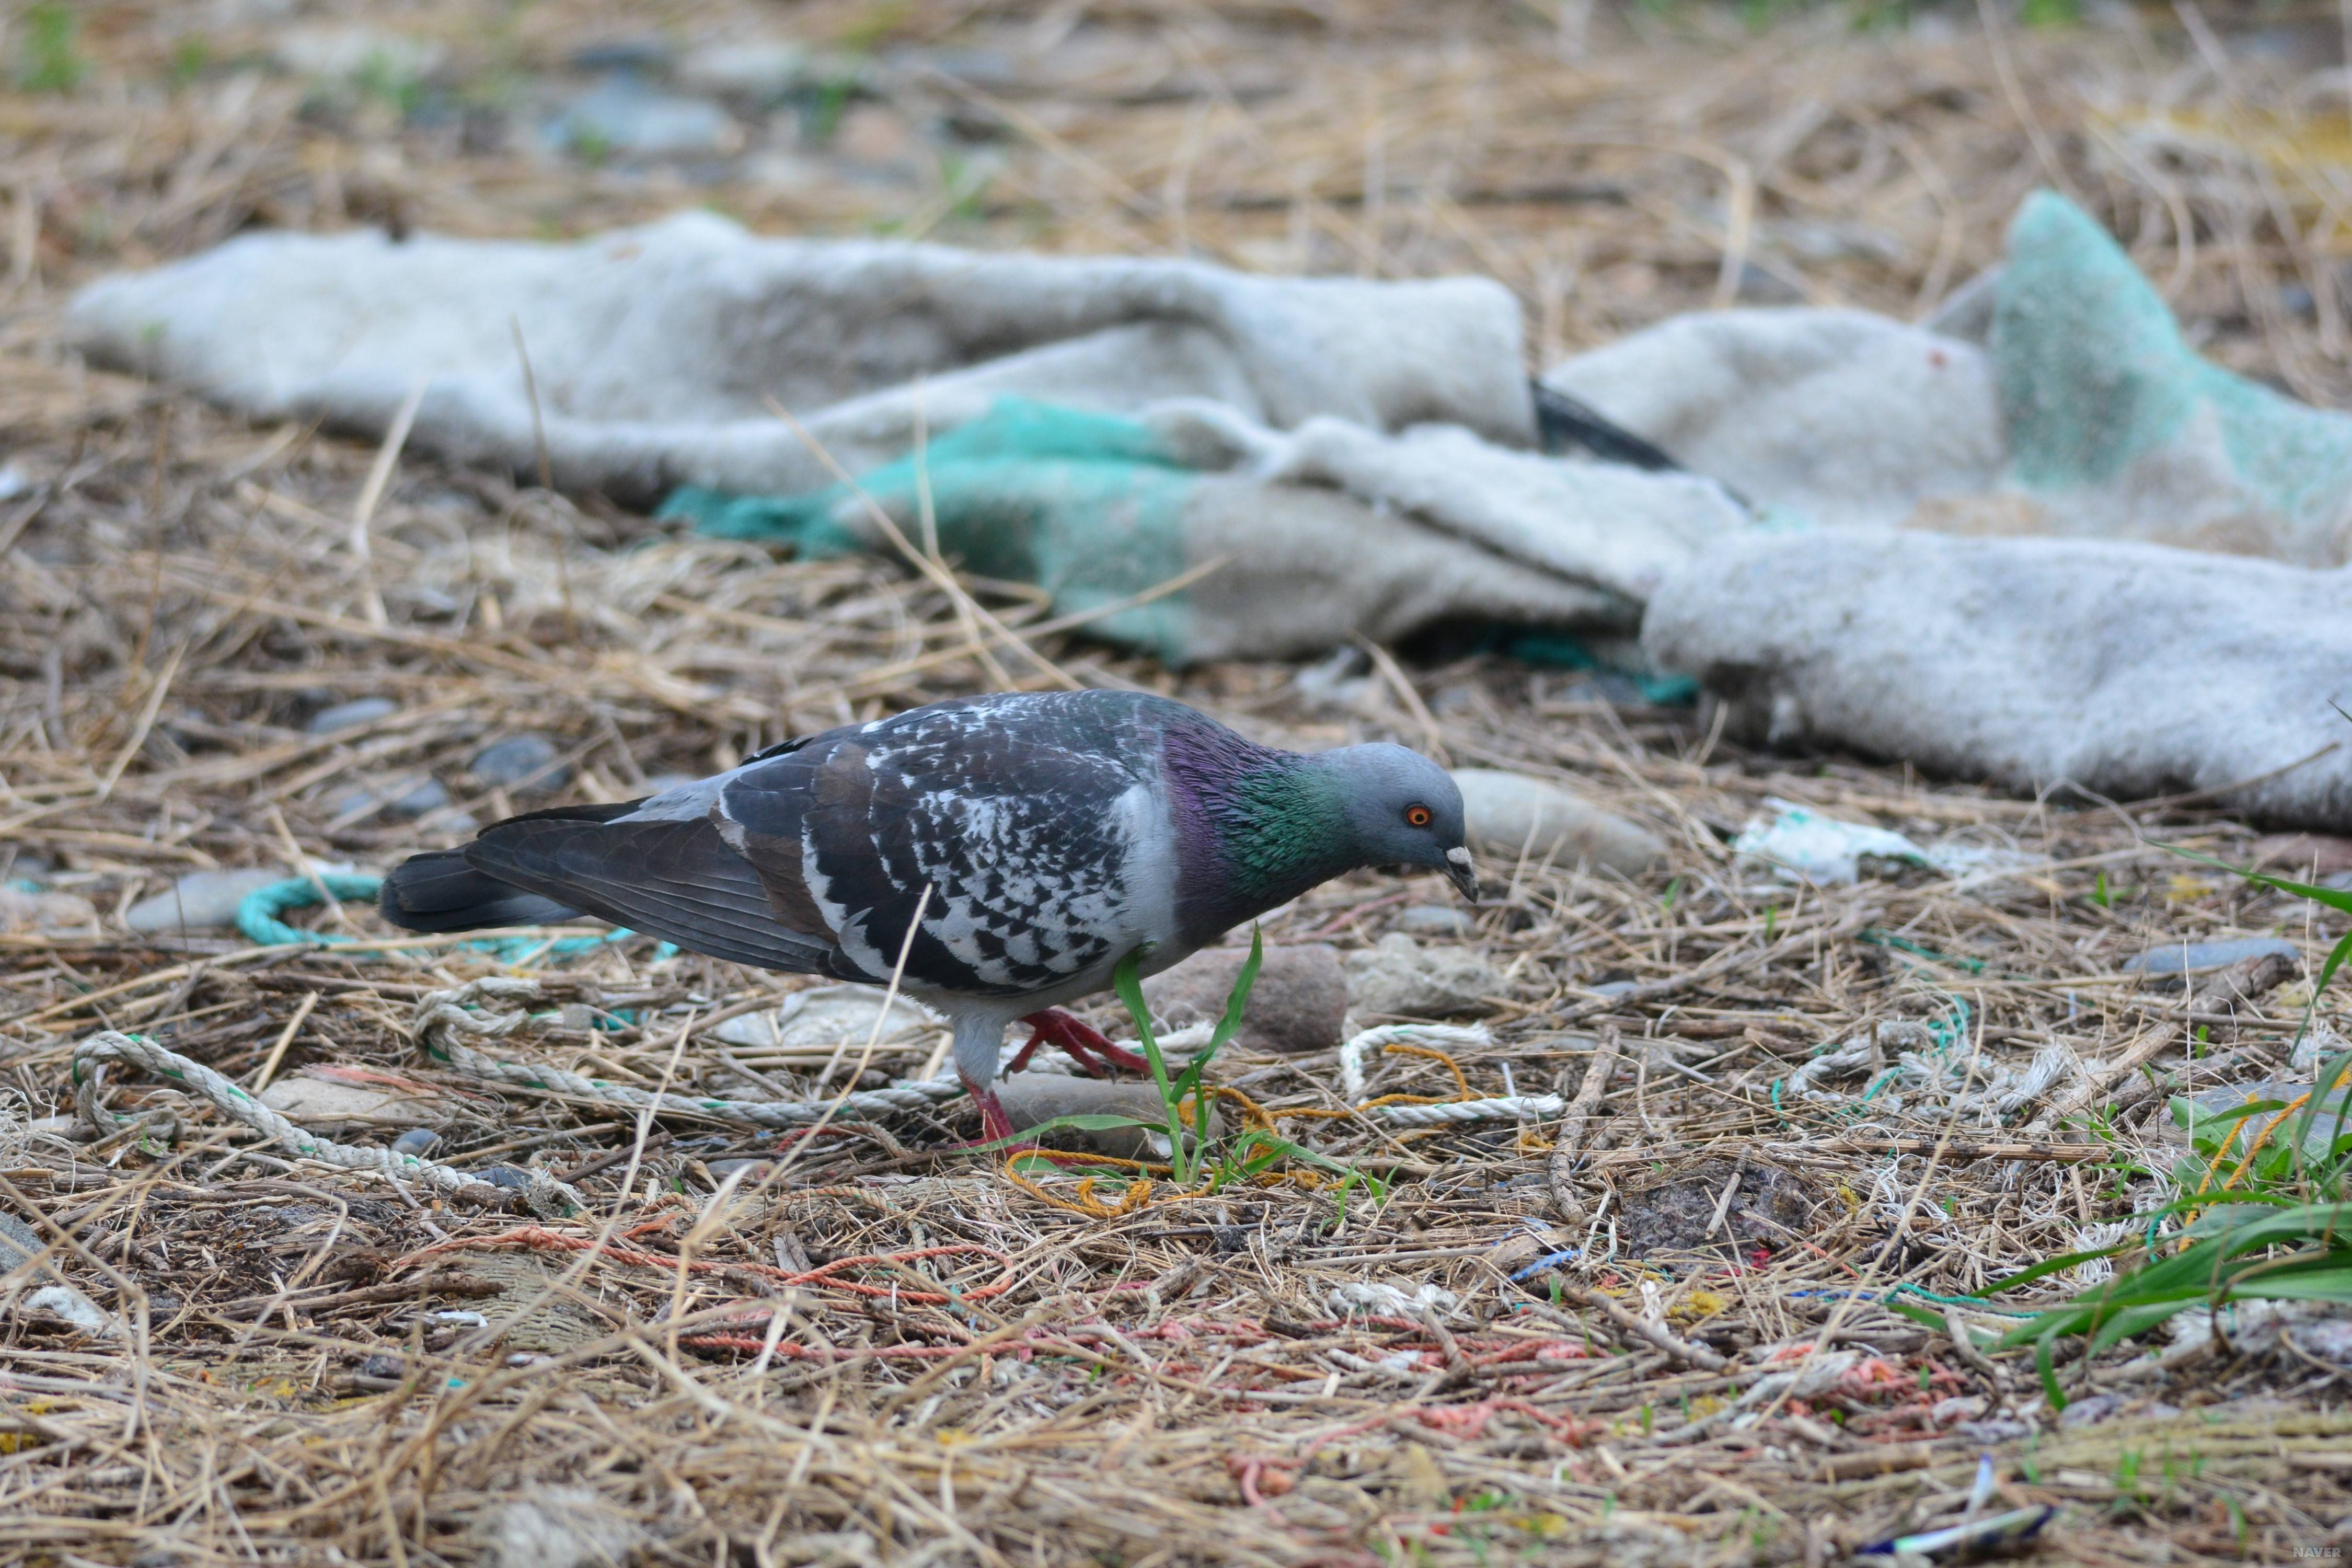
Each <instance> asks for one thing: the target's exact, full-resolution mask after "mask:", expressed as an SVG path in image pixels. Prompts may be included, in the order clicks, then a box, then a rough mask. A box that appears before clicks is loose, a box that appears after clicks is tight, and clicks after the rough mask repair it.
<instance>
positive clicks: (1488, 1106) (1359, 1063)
mask: <svg viewBox="0 0 2352 1568" xmlns="http://www.w3.org/2000/svg"><path fill="white" fill-rule="evenodd" d="M1494 1043H1495V1037H1494V1036H1492V1035H1490V1034H1488V1033H1487V1032H1486V1026H1485V1025H1484V1024H1469V1025H1462V1024H1383V1025H1381V1026H1380V1027H1379V1028H1377V1029H1366V1030H1364V1031H1362V1032H1361V1033H1360V1034H1358V1035H1357V1036H1356V1037H1354V1038H1352V1039H1350V1040H1349V1041H1348V1043H1347V1044H1345V1045H1343V1046H1341V1047H1339V1092H1340V1094H1341V1095H1343V1096H1344V1097H1345V1098H1346V1100H1347V1101H1348V1103H1349V1104H1350V1105H1360V1104H1361V1102H1362V1100H1363V1099H1364V1058H1365V1056H1366V1055H1367V1054H1369V1053H1370V1052H1371V1051H1373V1050H1374V1049H1381V1050H1385V1049H1387V1048H1388V1047H1391V1046H1393V1045H1402V1044H1412V1045H1422V1046H1470V1047H1479V1046H1491V1045H1493V1044H1494ZM1567 1109H1568V1101H1566V1100H1562V1099H1561V1098H1560V1097H1559V1095H1556V1094H1498V1095H1495V1096H1492V1097H1491V1098H1488V1099H1485V1100H1449V1101H1446V1102H1445V1103H1444V1104H1440V1105H1374V1106H1365V1107H1363V1113H1364V1114H1365V1115H1368V1116H1377V1117H1379V1118H1380V1119H1381V1121H1393V1122H1395V1123H1397V1124H1398V1125H1400V1126H1403V1127H1435V1126H1439V1125H1441V1124H1443V1123H1445V1122H1452V1121H1530V1120H1539V1119H1541V1118H1543V1117H1546V1116H1558V1115H1559V1113H1560V1112H1561V1111H1563V1110H1567Z"/></svg>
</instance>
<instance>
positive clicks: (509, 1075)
mask: <svg viewBox="0 0 2352 1568" xmlns="http://www.w3.org/2000/svg"><path fill="white" fill-rule="evenodd" d="M539 994H540V991H539V985H538V984H537V982H535V981H530V980H524V979H518V978H509V977H506V976H499V975H492V976H486V977H484V978H482V979H479V980H471V981H467V983H466V984H463V985H460V986H457V987H456V988H454V989H452V990H446V991H432V992H427V993H426V994H425V995H424V996H423V997H421V998H419V999H418V1001H417V1004H416V1011H415V1016H414V1017H413V1018H412V1019H411V1021H410V1026H409V1033H410V1037H411V1038H412V1039H413V1040H414V1041H415V1044H416V1046H417V1047H419V1048H420V1049H422V1050H423V1051H424V1052H425V1055H426V1056H428V1057H429V1058H432V1059H433V1060H434V1061H436V1062H437V1063H440V1064H441V1065H443V1066H445V1067H446V1068H450V1069H451V1070H453V1071H456V1072H461V1073H464V1074H466V1075H467V1077H470V1078H478V1079H485V1080H487V1081H488V1082H491V1083H508V1084H515V1085H519V1086H521V1087H525V1088H530V1089H546V1090H549V1091H551V1092H553V1093H557V1094H562V1095H567V1096H570V1097H572V1098H574V1099H579V1100H589V1101H592V1102H593V1103H596V1104H600V1105H609V1106H617V1107H625V1108H627V1109H629V1110H639V1111H643V1110H648V1109H650V1110H652V1111H653V1112H654V1113H655V1114H656V1115H663V1114H677V1115H692V1116H701V1117H706V1118H709V1119H710V1120H713V1121H730V1122H738V1123H741V1124H744V1125H748V1126H752V1127H764V1128H790V1127H805V1126H809V1125H811V1124H813V1123H814V1122H816V1121H820V1120H822V1119H823V1118H824V1116H825V1114H826V1113H827V1111H828V1110H831V1111H832V1112H833V1114H835V1115H837V1116H838V1115H845V1116H856V1117H872V1116H879V1115H886V1114H888V1113H891V1112H903V1111H913V1110H929V1109H930V1108H931V1107H932V1106H934V1105H939V1104H941V1103H943V1102H945V1101H947V1100H953V1099H955V1098H956V1097H957V1096H959V1095H961V1094H962V1093H963V1091H964V1090H963V1085H962V1084H961V1082H960V1081H959V1080H958V1079H953V1078H939V1079H920V1080H908V1079H901V1080H899V1081H898V1082H897V1083H894V1084H892V1085H890V1086H889V1087H888V1088H887V1089H860V1090H857V1091H856V1092H853V1093H851V1094H848V1095H845V1096H840V1097H838V1100H839V1104H838V1107H837V1108H836V1106H835V1100H833V1099H826V1100H722V1099H719V1098H717V1097H715V1096H708V1095H681V1094H658V1095H657V1094H653V1093H649V1092H648V1091H646V1090H645V1089H635V1088H632V1087H630V1086H628V1085H625V1084H614V1083H605V1082H604V1081H603V1080H601V1079H592V1078H587V1077H583V1075H581V1074H579V1073H575V1072H569V1071H566V1070H564V1069H563V1068H555V1067H546V1066H533V1065H530V1064H527V1063H522V1062H509V1061H501V1060H499V1058H496V1057H490V1056H486V1055H484V1054H483V1053H482V1052H480V1051H478V1050H476V1049H474V1048H473V1047H471V1046H469V1045H467V1044H466V1043H464V1039H463V1038H462V1037H472V1038H474V1039H477V1040H496V1039H504V1038H506V1037H509V1036H510V1035H512V1034H514V1033H515V1032H516V1031H517V1030H518V1029H520V1028H521V1027H522V1026H524V1025H525V1024H526V1023H528V1022H529V1021H530V1015H529V1014H528V1013H525V1012H521V1011H515V1012H507V1013H485V1012H477V1011H473V1010H471V1006H470V1005H478V1004H482V1003H487V1002H496V1001H515V1002H528V1001H530V1000H532V999H534V998H536V997H537V996H538V995H539ZM1405 1041H1411V1042H1413V1043H1418V1044H1430V1045H1448V1046H1472V1047H1475V1046H1486V1045H1491V1044H1492V1043H1493V1037H1492V1036H1490V1035H1488V1034H1487V1032H1486V1029H1485V1027H1484V1026H1478V1025H1472V1026H1467V1027H1463V1026H1454V1025H1445V1024H1391V1025H1387V1026H1382V1027H1380V1028H1376V1029H1366V1030H1364V1031H1363V1032H1362V1033H1360V1034H1359V1035H1357V1036H1356V1037H1354V1038H1353V1039H1350V1040H1349V1041H1348V1042H1347V1043H1346V1044H1345V1045H1343V1046H1341V1047H1339V1072H1340V1079H1341V1082H1342V1084H1343V1086H1344V1087H1345V1089H1346V1092H1347V1097H1348V1099H1349V1100H1350V1101H1357V1100H1362V1099H1363V1098H1364V1056H1365V1053H1366V1052H1368V1051H1370V1050H1371V1049H1373V1048H1374V1047H1386V1046H1389V1045H1391V1044H1396V1043H1400V1042H1405ZM1171 1043H1175V1042H1174V1041H1173V1040H1171ZM109 1062H121V1063H122V1064H123V1065H125V1066H127V1067H132V1068H138V1069H139V1070H141V1071H142V1072H144V1073H147V1074H150V1075H152V1076H153V1077H156V1078H161V1079H168V1080H170V1081H171V1082H173V1083H175V1084H178V1085H180V1086H181V1087H183V1088H184V1089H188V1090H189V1091H191V1092H192V1093H194V1094H196V1095H199V1096H201V1097H202V1098H203V1099H205V1100H207V1101H209V1102H210V1103H211V1105H212V1106H213V1107H214V1109H215V1110H218V1111H220V1113H221V1114H222V1115H224V1116H226V1117H228V1118H229V1119H231V1120H232V1121H237V1122H240V1123H242V1124H244V1125H245V1126H247V1127H250V1128H252V1129H253V1130H254V1131H257V1132H260V1133H263V1134H264V1135H266V1136H267V1137H268V1139H269V1140H270V1142H273V1143H275V1144H277V1145H278V1147H279V1148H282V1149H284V1150H286V1151H287V1152H289V1153H291V1154H294V1155H296V1156H297V1157H299V1158H301V1159H305V1160H316V1161H319V1162H320V1163H324V1164H329V1165H334V1166H337V1167H339V1168H341V1169H342V1170H346V1171H354V1172H360V1173H367V1174H373V1175H378V1176H382V1177H383V1178H384V1179H385V1180H387V1181H391V1182H394V1184H397V1183H398V1182H399V1181H401V1180H402V1179H403V1178H405V1179H408V1180H411V1181H415V1182H419V1183H422V1184H425V1186H427V1187H430V1188H433V1189H434V1190H436V1191H438V1192H442V1193H446V1194H451V1195H452V1196H457V1197H461V1198H464V1199H465V1200H467V1201H468V1202H474V1203H492V1202H497V1201H499V1200H500V1199H501V1198H502V1197H503V1195H504V1194H503V1193H502V1192H501V1190H500V1189H499V1187H497V1186H496V1185H494V1184H490V1183H488V1182H485V1181H483V1180H482V1179H481V1178H480V1177H479V1176H477V1175H474V1174H472V1173H467V1172H465V1171H460V1170H458V1169H457V1168H456V1167H455V1166H453V1165H447V1164H444V1163H441V1162H440V1161H437V1160H427V1159H423V1158H420V1157H419V1156H417V1155H415V1154H404V1153H401V1152H397V1151H394V1150H391V1149H374V1148H368V1147H364V1146H362V1145H357V1144H351V1143H337V1142H333V1141H332V1140H331V1139H327V1138H322V1137H320V1136H319V1135H318V1134H316V1133H313V1132H308V1131H303V1129H302V1128H300V1127H299V1126H297V1125H296V1124H295V1123H294V1122H292V1121H289V1120H288V1119H287V1118H286V1117H285V1116H283V1115H281V1114H280V1113H279V1112H278V1111H276V1110H272V1109H270V1108H269V1107H268V1106H267V1105H264V1104H263V1103H262V1102H261V1101H260V1100H257V1099H256V1098H255V1097H254V1096H253V1095H251V1094H249V1093H247V1091H246V1090H245V1089H243V1088H241V1087H240V1086H238V1085H237V1084H236V1083H234V1082H232V1081H231V1080H230V1079H226V1078H225V1077H223V1076H222V1075H221V1074H219V1073H217V1072H215V1071H214V1070H213V1069H212V1068H208V1067H206V1066H205V1065H204V1064H203V1063H202V1062H196V1061H191V1060H189V1059H188V1058H186V1057H184V1056H181V1055H179V1054H178V1053H177V1052H175V1051H169V1050H166V1049H164V1048H163V1047H162V1046H159V1045H157V1044H155V1042H154V1041H152V1040H149V1039H145V1038H143V1037H139V1036H135V1035H125V1034H121V1033H118V1032H117V1031H115V1030H112V1029H109V1030H105V1031H103V1032H101V1033H100V1034H96V1035H93V1036H91V1037H89V1038H88V1039H86V1040H84V1041H82V1042H81V1044H79V1046H77V1047H74V1055H73V1068H72V1071H73V1079H74V1085H75V1091H76V1100H77V1102H78V1103H79V1104H80V1105H81V1106H82V1107H83V1108H84V1110H85V1115H86V1118H87V1119H89V1120H91V1121H96V1120H97V1092H98V1088H99V1079H100V1074H101V1073H102V1072H103V1070H104V1067H105V1064H107V1063H109ZM1565 1106H1566V1102H1565V1101H1564V1100H1561V1099H1560V1097H1559V1095H1556V1094H1540V1095H1521V1094H1505V1095H1496V1096H1494V1097H1493V1098H1491V1099H1485V1100H1457V1101H1453V1102H1450V1103H1445V1104H1439V1105H1382V1106H1373V1107H1369V1108H1367V1110H1368V1112H1369V1113H1373V1114H1377V1115H1379V1116H1380V1117H1381V1118H1382V1119H1383V1120H1385V1121H1391V1122H1395V1123H1398V1124H1401V1125H1403V1126H1408V1127H1431V1126H1436V1125H1439V1124H1441V1123H1447V1122H1470V1121H1526V1120H1529V1119H1534V1118H1542V1117H1548V1116H1557V1115H1559V1113H1560V1112H1561V1110H1564V1109H1565ZM528 1174H529V1175H530V1186H529V1187H528V1188H526V1189H525V1191H524V1194H523V1200H524V1202H525V1203H526V1204H527V1205H529V1206H530V1209H531V1210H532V1212H533V1213H535V1214H539V1215H548V1216H555V1215H563V1214H567V1213H570V1212H572V1211H574V1210H577V1209H580V1208H584V1207H585V1206H586V1204H585V1202H584V1200H583V1199H582V1197H581V1196H580V1194H579V1193H577V1192H576V1191H574V1190H573V1189H572V1188H571V1187H569V1186H566V1185H564V1184H562V1183H561V1182H558V1181H556V1180H555V1179H554V1178H553V1177H551V1176H550V1175H548V1174H547V1173H545V1172H542V1171H534V1172H530V1173H528Z"/></svg>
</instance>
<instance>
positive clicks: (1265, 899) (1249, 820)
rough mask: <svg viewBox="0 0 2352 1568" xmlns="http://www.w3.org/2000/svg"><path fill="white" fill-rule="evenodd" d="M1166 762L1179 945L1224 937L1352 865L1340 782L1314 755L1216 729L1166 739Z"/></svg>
mask: <svg viewBox="0 0 2352 1568" xmlns="http://www.w3.org/2000/svg"><path fill="white" fill-rule="evenodd" d="M1167 760H1168V782H1169V796H1170V800H1169V804H1170V805H1171V809H1172V810H1173V813H1174V816H1175V818H1176V829H1177V845H1178V855H1179V858H1180V865H1179V869H1178V875H1177V919H1178V922H1179V924H1180V925H1181V927H1182V928H1183V931H1184V934H1185V935H1186V937H1187V938H1188V939H1190V940H1205V939H1206V938H1208V937H1210V936H1213V935H1214V934H1216V933H1217V932H1220V931H1226V930H1228V929H1230V928H1231V927H1233V926H1234V925H1237V924H1239V923H1240V922H1241V921H1245V920H1248V919H1249V918H1250V917H1251V916H1253V915H1258V914H1263V913H1265V911H1266V910H1270V909H1273V908H1275V907H1276V905H1278V904H1283V903H1286V902H1288V901H1289V900H1292V899H1295V898H1297V896H1298V895H1299V894H1301V893H1303V892H1305V891H1307V889H1309V888H1312V887H1314V886H1316V885H1317V884H1318V883H1319V882H1325V881H1328V880H1329V879H1331V878H1333V877H1336V876H1338V875H1339V874H1340V873H1341V872H1344V871H1348V870H1350V869H1352V868H1354V867H1355V866H1356V865H1357V864H1359V862H1360V854H1359V852H1358V845H1357V842H1356V837H1357V836H1356V832H1355V829H1354V828H1353V827H1352V826H1350V825H1349V818H1348V809H1347V802H1346V799H1345V796H1344V794H1343V792H1342V790H1341V788H1340V784H1339V780H1338V779H1337V778H1335V777H1334V776H1333V775H1332V774H1331V773H1330V772H1329V770H1328V769H1327V768H1324V767H1322V766H1320V765H1318V763H1317V760H1316V759H1315V758H1313V757H1307V756H1301V755H1299V754H1298V753H1297V752H1278V751H1274V750H1270V749H1268V748H1266V747H1263V746H1256V745H1252V744H1250V743H1249V742H1245V741H1243V740H1241V738H1240V737H1239V736H1236V735H1234V734H1232V733H1231V731H1219V732H1216V733H1215V734H1203V733H1199V732H1195V733H1192V734H1185V733H1181V732H1179V733H1171V735H1170V736H1169V739H1168V755H1167Z"/></svg>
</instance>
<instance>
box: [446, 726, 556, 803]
mask: <svg viewBox="0 0 2352 1568" xmlns="http://www.w3.org/2000/svg"><path fill="white" fill-rule="evenodd" d="M562 755H563V753H562V751H561V750H560V749H558V747H557V746H556V744H555V742H552V741H551V740H549V739H548V738H547V737H546V736H544V735H539V734H532V733H530V732H528V731H526V732H525V733H523V734H520V735H509V736H508V737H506V739H504V740H502V741H493V742H490V743H489V744H488V745H487V746H484V747H483V748H482V749H481V750H480V751H478V752H475V753H474V760H473V761H472V762H470V763H467V764H466V765H467V768H468V769H469V770H471V772H472V773H473V775H474V777H475V778H477V779H478V780H479V781H481V782H482V783H483V784H492V785H495V786H497V787H499V788H501V789H509V790H513V791H515V792H516V793H518V794H530V795H552V794H553V793H554V792H556V791H557V790H560V789H562V787H563V786H564V785H565V784H570V783H571V782H572V770H571V768H569V767H568V766H566V765H564V763H562V762H561V761H560V760H559V759H560V758H561V757H562Z"/></svg>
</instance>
